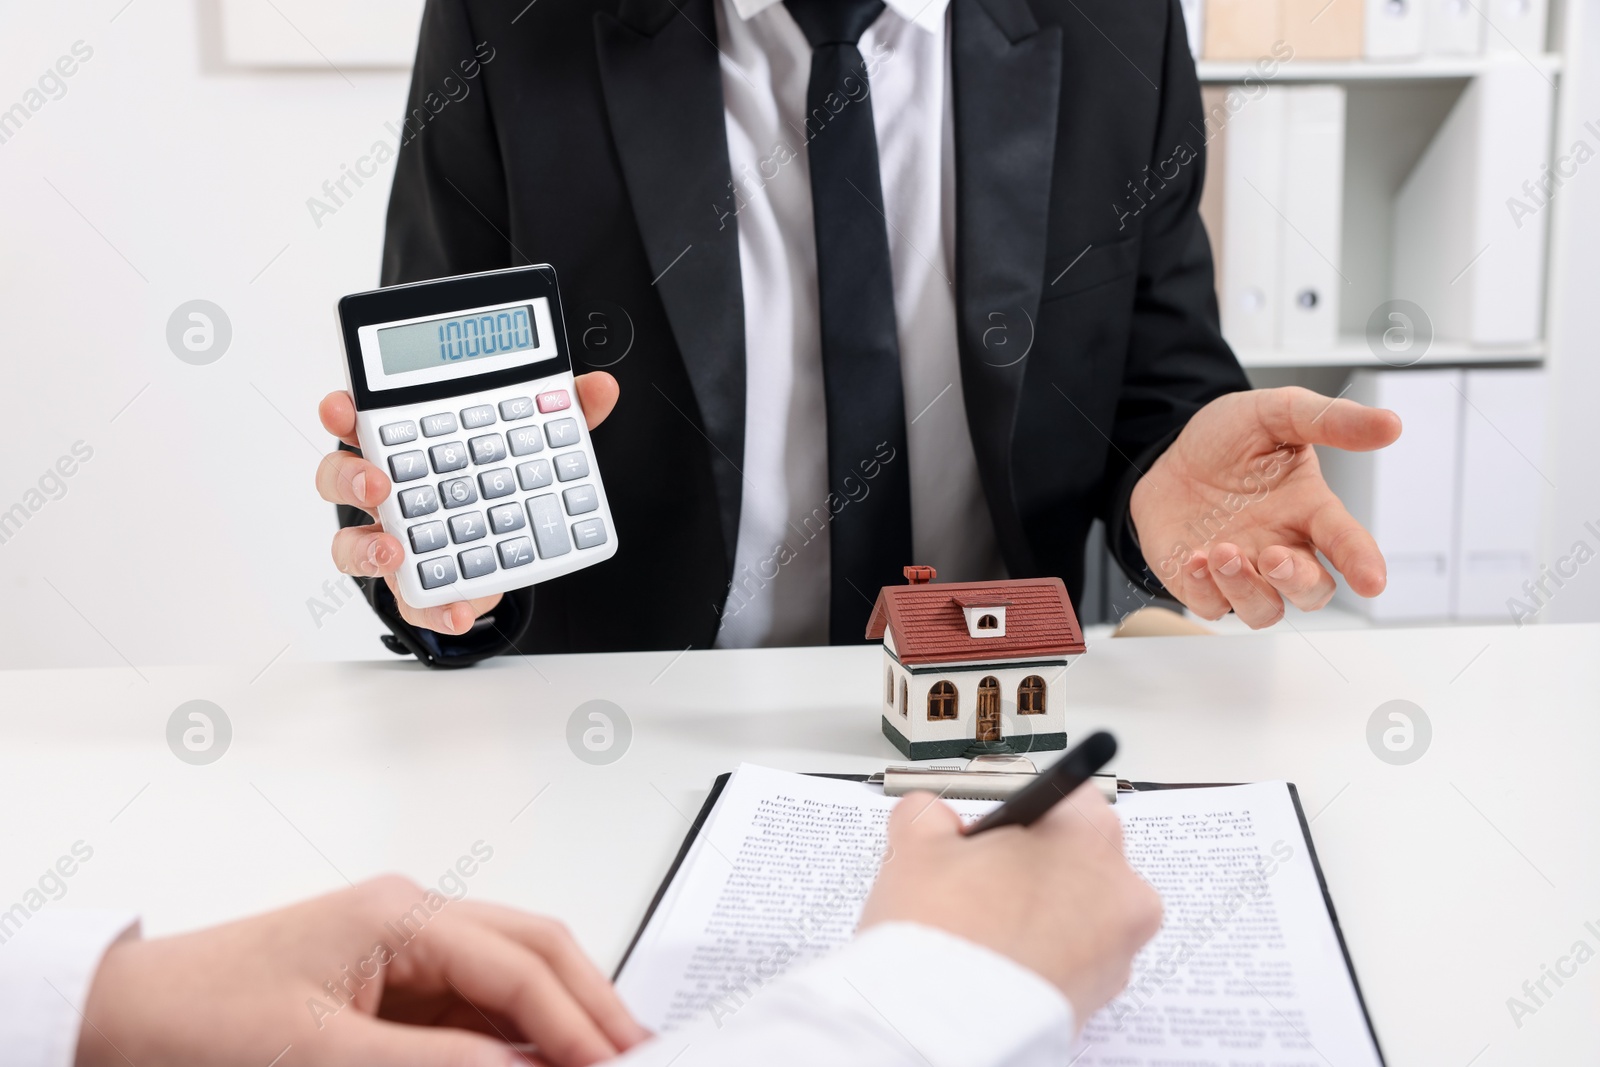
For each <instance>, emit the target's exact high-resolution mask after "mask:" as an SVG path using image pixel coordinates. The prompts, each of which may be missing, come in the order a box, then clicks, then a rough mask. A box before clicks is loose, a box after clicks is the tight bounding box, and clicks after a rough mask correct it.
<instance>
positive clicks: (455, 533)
mask: <svg viewBox="0 0 1600 1067" xmlns="http://www.w3.org/2000/svg"><path fill="white" fill-rule="evenodd" d="M488 533H489V528H488V527H487V526H485V525H484V524H483V512H481V511H467V512H463V513H462V514H460V515H452V516H450V539H451V540H452V541H454V542H455V543H456V544H458V545H461V544H465V543H466V542H468V541H477V540H479V539H481V538H483V537H486V536H487V535H488Z"/></svg>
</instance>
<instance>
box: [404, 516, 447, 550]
mask: <svg viewBox="0 0 1600 1067" xmlns="http://www.w3.org/2000/svg"><path fill="white" fill-rule="evenodd" d="M406 533H407V534H409V535H410V536H411V551H413V552H415V553H416V554H417V555H419V556H420V555H423V554H424V553H427V552H436V551H438V550H439V549H441V548H443V547H444V546H445V544H446V542H445V536H444V523H442V522H419V523H417V525H415V526H413V527H411V528H410V529H409V530H407V531H406Z"/></svg>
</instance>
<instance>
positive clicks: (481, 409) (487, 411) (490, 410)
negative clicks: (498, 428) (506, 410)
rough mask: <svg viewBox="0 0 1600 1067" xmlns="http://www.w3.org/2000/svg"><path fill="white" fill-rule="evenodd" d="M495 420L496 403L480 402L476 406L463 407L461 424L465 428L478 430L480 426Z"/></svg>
mask: <svg viewBox="0 0 1600 1067" xmlns="http://www.w3.org/2000/svg"><path fill="white" fill-rule="evenodd" d="M493 421H494V405H492V404H479V405H477V406H476V407H470V408H462V409H461V425H462V428H463V429H467V430H476V429H477V428H478V427H479V426H487V425H489V424H490V423H491V422H493Z"/></svg>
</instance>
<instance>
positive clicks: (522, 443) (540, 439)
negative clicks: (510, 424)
mask: <svg viewBox="0 0 1600 1067" xmlns="http://www.w3.org/2000/svg"><path fill="white" fill-rule="evenodd" d="M506 443H507V444H509V445H510V446H511V454H512V455H513V456H530V455H532V454H533V453H535V452H543V451H544V434H543V433H541V432H540V431H539V427H537V426H518V427H517V428H516V429H514V430H511V431H510V432H508V433H507V434H506Z"/></svg>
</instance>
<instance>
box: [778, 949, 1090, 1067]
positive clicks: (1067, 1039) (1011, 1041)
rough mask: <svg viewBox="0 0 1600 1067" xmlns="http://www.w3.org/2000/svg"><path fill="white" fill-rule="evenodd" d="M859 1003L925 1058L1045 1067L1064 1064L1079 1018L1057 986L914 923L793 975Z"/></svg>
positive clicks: (989, 952)
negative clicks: (1044, 1065) (1045, 1065)
mask: <svg viewBox="0 0 1600 1067" xmlns="http://www.w3.org/2000/svg"><path fill="white" fill-rule="evenodd" d="M796 981H797V982H799V983H801V984H803V985H805V986H808V987H810V988H812V989H814V990H817V991H818V992H819V993H820V992H822V991H824V990H832V992H833V995H841V994H840V992H839V987H840V986H841V985H842V986H843V993H844V994H848V995H849V997H851V998H853V999H854V1000H855V1001H856V1003H857V1004H860V1003H862V1002H865V1003H866V1004H867V1005H868V1006H869V1007H870V1009H871V1010H872V1011H873V1012H874V1013H875V1014H877V1015H878V1016H880V1017H881V1018H882V1020H883V1022H884V1023H885V1024H886V1025H887V1026H889V1027H891V1028H893V1029H894V1030H895V1031H896V1032H897V1033H898V1034H899V1036H900V1037H901V1038H903V1039H904V1040H905V1041H906V1042H907V1043H908V1044H910V1045H912V1046H913V1047H914V1048H915V1049H916V1050H917V1051H918V1052H920V1053H921V1054H922V1056H923V1057H924V1058H926V1059H927V1060H928V1061H929V1062H931V1063H934V1064H938V1065H940V1067H946V1065H956V1064H960V1065H973V1067H979V1065H993V1067H1000V1065H1005V1067H1022V1065H1033V1064H1051V1065H1054V1067H1059V1065H1060V1064H1063V1063H1066V1062H1067V1060H1068V1059H1069V1058H1070V1050H1071V1048H1072V1044H1073V1037H1074V1035H1075V1033H1076V1030H1077V1026H1076V1020H1075V1019H1074V1017H1073V1011H1072V1005H1071V1004H1070V1003H1069V1002H1068V1001H1067V999H1066V997H1064V996H1063V995H1062V994H1061V991H1060V990H1058V989H1057V988H1056V987H1055V986H1053V985H1051V984H1050V983H1049V982H1047V981H1045V979H1044V978H1042V977H1041V976H1039V975H1038V974H1036V973H1035V972H1033V971H1031V970H1029V969H1028V968H1026V967H1024V966H1022V965H1021V964H1019V963H1016V962H1015V961H1013V960H1011V959H1009V958H1008V957H1006V956H1002V955H1000V954H999V953H998V952H994V951H992V950H990V949H987V948H984V947H983V946H982V945H979V944H976V943H975V942H972V941H968V940H966V939H965V938H961V937H957V936H955V935H954V934H950V933H946V932H945V931H943V930H939V929H935V928H934V927H931V926H922V925H920V924H917V923H901V922H897V923H884V924H883V925H880V926H874V927H873V928H872V929H870V930H868V931H867V932H866V933H864V934H862V935H861V936H860V937H858V938H856V939H855V940H854V941H853V942H851V943H850V944H849V945H848V946H846V947H845V948H843V949H841V950H839V951H838V952H836V953H834V954H833V955H832V956H829V957H828V958H826V959H824V960H822V961H820V962H818V963H817V964H815V965H814V966H812V967H809V968H807V969H806V970H804V971H802V972H800V973H799V974H797V975H796Z"/></svg>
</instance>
